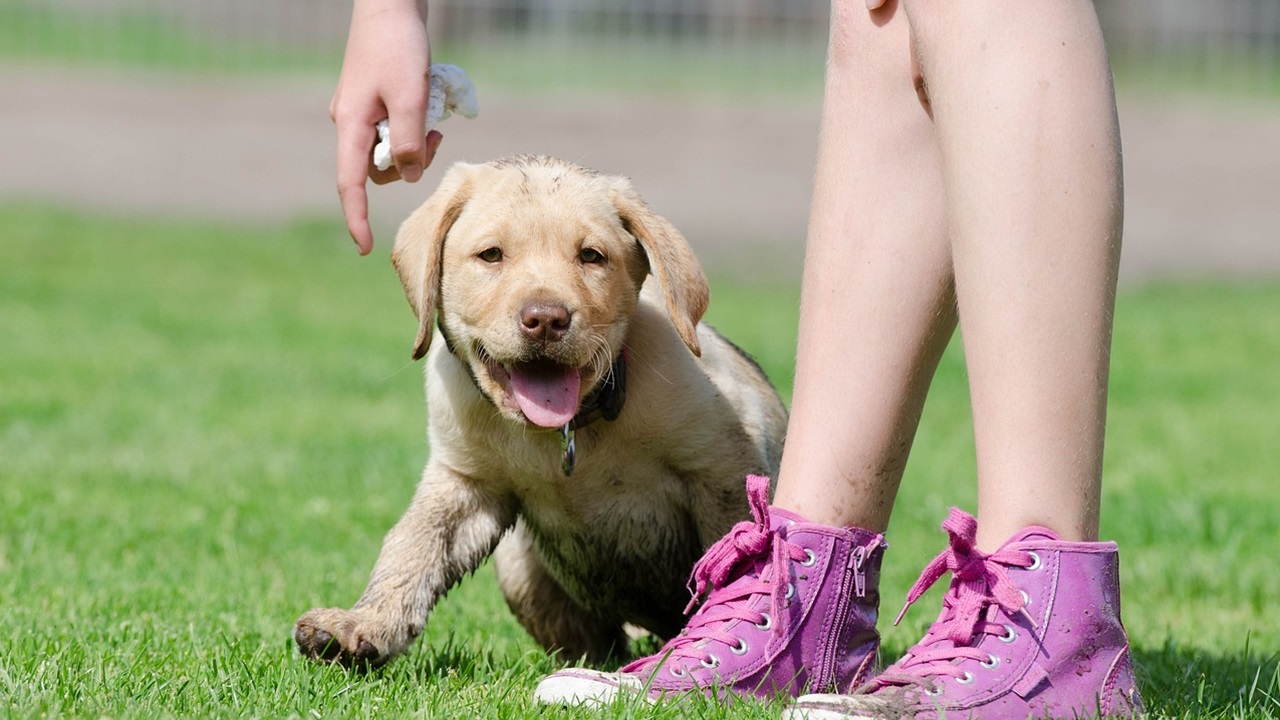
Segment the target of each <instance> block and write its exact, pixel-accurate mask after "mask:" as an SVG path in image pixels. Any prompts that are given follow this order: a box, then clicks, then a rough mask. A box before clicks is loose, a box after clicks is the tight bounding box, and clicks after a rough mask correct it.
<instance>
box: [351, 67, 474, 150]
mask: <svg viewBox="0 0 1280 720" xmlns="http://www.w3.org/2000/svg"><path fill="white" fill-rule="evenodd" d="M429 78H430V81H431V83H430V92H429V95H428V98H427V122H426V128H425V129H424V131H423V132H424V133H425V132H426V130H430V129H431V128H433V127H435V126H436V124H437V123H439V122H440V121H441V120H444V119H445V118H447V117H449V116H450V115H452V114H454V113H457V114H459V115H461V116H463V117H467V118H473V117H475V116H476V115H478V114H479V113H480V103H479V102H477V101H476V86H475V85H474V84H473V83H472V82H471V78H469V77H467V73H466V72H465V71H464V70H463V69H462V68H460V67H458V66H457V65H444V64H440V65H432V66H431V73H430V75H429ZM377 127H378V144H377V145H374V146H373V165H374V167H376V168H378V169H379V170H386V169H387V168H389V167H391V126H390V125H389V124H388V123H387V121H386V120H380V121H379V122H378V125H377Z"/></svg>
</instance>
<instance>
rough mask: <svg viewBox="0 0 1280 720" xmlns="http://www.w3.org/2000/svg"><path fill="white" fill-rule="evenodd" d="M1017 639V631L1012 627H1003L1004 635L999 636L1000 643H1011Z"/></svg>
mask: <svg viewBox="0 0 1280 720" xmlns="http://www.w3.org/2000/svg"><path fill="white" fill-rule="evenodd" d="M1017 639H1018V631H1017V630H1014V629H1013V626H1012V625H1005V626H1004V634H1003V635H1001V636H1000V642H1006V643H1011V642H1013V641H1014V640H1017Z"/></svg>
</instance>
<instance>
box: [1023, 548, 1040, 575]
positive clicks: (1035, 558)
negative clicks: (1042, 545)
mask: <svg viewBox="0 0 1280 720" xmlns="http://www.w3.org/2000/svg"><path fill="white" fill-rule="evenodd" d="M1027 554H1028V555H1030V556H1031V564H1030V565H1028V566H1027V569H1028V570H1039V569H1040V566H1041V565H1042V564H1043V563H1042V562H1040V556H1039V555H1038V554H1036V553H1035V552H1032V551H1031V550H1028V551H1027Z"/></svg>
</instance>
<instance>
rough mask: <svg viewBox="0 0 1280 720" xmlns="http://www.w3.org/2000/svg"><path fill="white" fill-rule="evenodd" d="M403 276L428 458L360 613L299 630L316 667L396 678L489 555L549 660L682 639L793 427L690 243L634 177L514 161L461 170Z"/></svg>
mask: <svg viewBox="0 0 1280 720" xmlns="http://www.w3.org/2000/svg"><path fill="white" fill-rule="evenodd" d="M392 260H393V262H394V264H395V267H396V270H397V271H398V272H399V274H400V280H401V282H402V283H403V284H404V289H405V294H406V295H407V296H408V298H409V303H410V304H411V305H412V306H413V308H414V310H415V311H416V312H417V315H418V321H419V326H418V335H417V339H416V340H415V342H414V348H413V356H414V357H415V358H419V357H422V356H423V355H424V354H425V355H426V356H427V362H426V386H427V410H428V416H429V428H428V436H429V441H430V446H431V459H430V461H429V462H428V463H427V467H426V470H425V471H424V472H423V475H422V481H421V483H420V485H419V486H418V490H417V494H416V495H415V497H414V499H413V502H412V504H411V505H410V506H409V509H408V511H407V512H406V513H405V515H404V517H403V518H402V519H401V520H400V522H399V523H397V524H396V526H395V527H394V528H392V530H391V532H390V533H389V534H388V535H387V538H386V541H385V542H384V543H383V547H382V553H381V555H379V557H378V561H377V564H376V565H375V566H374V568H373V574H372V577H371V578H370V580H369V585H368V587H367V588H366V589H365V591H364V594H363V595H362V596H361V597H360V600H359V601H358V602H357V603H356V604H355V606H354V607H352V608H351V609H350V610H343V609H339V608H325V609H316V610H312V611H310V612H308V613H306V614H305V615H303V616H302V617H301V618H300V619H299V620H298V622H297V624H296V626H295V628H294V638H295V640H296V641H297V644H298V647H299V649H300V650H301V652H302V653H303V654H305V655H307V656H309V657H312V658H315V659H317V660H323V661H336V662H341V663H344V664H349V665H350V664H360V665H363V664H365V663H368V664H370V665H378V664H381V663H384V662H386V661H387V660H390V659H391V658H393V657H395V656H396V655H397V654H399V653H401V652H403V651H404V650H405V648H407V647H408V645H409V644H410V643H411V642H412V641H413V640H414V638H415V637H417V635H418V634H419V633H421V632H422V628H423V624H424V623H425V622H426V620H427V616H428V614H429V613H430V612H431V608H432V606H433V605H434V604H435V603H436V601H437V600H438V599H439V598H440V597H441V596H443V595H444V594H445V592H447V591H448V590H449V589H450V588H451V587H452V586H453V585H454V584H455V583H456V582H457V581H458V580H459V579H460V578H461V577H462V576H464V575H466V574H467V573H469V572H471V571H472V570H474V569H475V568H476V567H477V566H478V565H479V564H480V563H481V562H482V561H483V560H484V559H485V558H486V557H488V556H490V555H493V556H494V561H495V565H496V570H497V575H498V580H499V583H500V585H501V588H502V592H503V594H504V595H505V596H506V600H507V604H508V605H509V606H510V607H511V610H512V611H513V612H514V613H515V615H516V617H517V618H518V619H519V620H520V622H521V623H522V624H523V625H524V627H525V628H526V629H527V630H528V631H529V633H530V634H532V635H533V637H534V638H535V639H536V640H537V641H538V642H539V643H541V644H542V645H543V646H545V647H546V648H548V649H560V650H563V651H564V652H566V653H567V654H569V655H570V656H572V657H579V656H584V655H585V656H587V657H588V658H592V659H599V658H602V657H604V656H606V655H607V654H608V653H610V652H611V651H615V650H621V649H625V645H621V643H623V642H624V640H625V636H624V634H623V625H624V623H630V624H632V625H635V626H639V627H642V628H645V629H648V630H650V631H652V632H653V633H655V634H657V635H659V636H662V637H666V636H670V635H671V634H673V633H676V632H678V631H679V629H680V627H681V626H682V625H683V620H682V616H681V610H682V609H683V608H684V606H685V605H686V604H687V602H688V600H689V591H688V590H687V589H686V587H685V581H686V578H687V576H688V574H689V571H690V568H691V567H692V566H693V563H694V561H695V560H697V558H698V557H699V556H700V555H701V553H702V552H703V550H704V549H705V548H706V547H708V546H709V545H710V544H711V543H712V542H714V541H715V540H717V539H719V538H720V536H721V535H723V534H724V533H725V532H727V531H728V529H729V528H730V527H731V526H732V524H733V523H734V522H736V521H738V520H741V519H744V518H745V517H746V516H747V514H748V513H747V503H746V496H745V493H744V492H743V477H744V476H745V475H747V474H748V473H757V474H772V473H773V472H774V470H775V469H776V465H777V462H778V459H779V456H780V454H781V450H782V439H783V433H784V429H785V426H786V410H785V409H784V407H783V405H782V402H781V401H780V400H779V398H778V396H777V393H776V392H775V391H774V389H773V388H772V386H771V385H770V384H769V382H768V381H767V380H766V379H765V377H764V375H763V373H762V372H761V371H760V368H759V367H757V366H756V364H755V363H754V362H752V361H751V359H750V358H748V357H747V356H746V355H745V354H743V353H742V352H741V351H739V350H738V349H737V348H735V347H734V346H733V345H732V344H730V343H729V342H728V341H727V340H725V339H724V338H723V337H721V336H720V335H718V334H717V333H716V332H715V331H714V330H712V329H711V328H709V327H707V326H705V325H702V324H700V323H699V321H700V319H701V317H702V314H703V312H704V311H705V310H706V307H707V302H708V299H709V291H708V288H707V281H706V277H705V276H704V275H703V272H702V268H701V266H700V265H699V264H698V261H697V259H696V258H695V257H694V255H693V252H692V251H691V249H690V248H689V246H688V244H687V243H686V242H685V240H684V238H683V237H682V236H681V235H680V233H678V232H677V231H676V230H675V228H674V227H672V226H671V224H670V223H668V222H667V221H666V220H665V219H663V218H661V217H659V216H657V215H655V214H654V213H653V212H651V211H650V210H649V208H648V207H647V206H646V205H645V203H644V201H643V200H641V199H640V197H639V196H638V195H637V194H636V192H635V191H634V190H633V189H632V188H631V185H630V183H629V182H628V181H627V180H626V179H624V178H620V177H611V176H607V175H601V174H598V173H595V172H593V171H591V170H587V169H584V168H581V167H578V166H576V165H573V164H570V163H568V162H564V161H561V160H556V159H552V158H547V157H515V158H508V159H504V160H498V161H496V162H492V163H489V164H485V165H467V164H459V165H455V166H454V167H453V168H451V169H450V170H449V171H448V173H447V174H446V175H445V177H444V179H443V181H442V182H441V185H440V188H439V189H438V190H437V191H436V192H435V194H433V195H432V196H431V198H430V199H428V200H427V202H426V203H425V204H424V205H423V206H422V207H421V208H419V209H418V210H417V211H416V212H414V213H413V215H411V216H410V217H409V219H408V220H406V221H405V223H404V224H403V226H401V228H400V233H399V235H398V236H397V238H396V244H395V250H394V252H393V254H392ZM428 348H430V352H429V353H428V352H427V350H428Z"/></svg>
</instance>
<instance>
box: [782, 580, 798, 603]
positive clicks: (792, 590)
mask: <svg viewBox="0 0 1280 720" xmlns="http://www.w3.org/2000/svg"><path fill="white" fill-rule="evenodd" d="M795 596H796V586H795V583H787V594H786V595H785V596H783V598H782V599H783V600H790V599H791V598H793V597H795Z"/></svg>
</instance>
